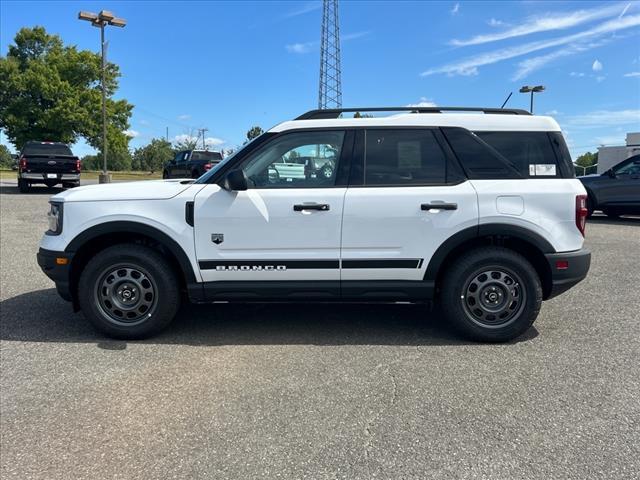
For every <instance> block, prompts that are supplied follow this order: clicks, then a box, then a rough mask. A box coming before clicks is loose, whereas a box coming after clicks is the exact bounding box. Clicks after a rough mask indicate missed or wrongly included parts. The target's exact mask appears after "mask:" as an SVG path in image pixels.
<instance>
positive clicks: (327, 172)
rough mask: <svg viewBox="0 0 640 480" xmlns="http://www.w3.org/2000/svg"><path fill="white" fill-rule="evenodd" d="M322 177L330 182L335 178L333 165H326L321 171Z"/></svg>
mask: <svg viewBox="0 0 640 480" xmlns="http://www.w3.org/2000/svg"><path fill="white" fill-rule="evenodd" d="M320 175H321V176H322V178H324V179H326V180H330V179H331V177H332V176H333V167H332V166H331V165H325V166H324V167H322V169H321V170H320Z"/></svg>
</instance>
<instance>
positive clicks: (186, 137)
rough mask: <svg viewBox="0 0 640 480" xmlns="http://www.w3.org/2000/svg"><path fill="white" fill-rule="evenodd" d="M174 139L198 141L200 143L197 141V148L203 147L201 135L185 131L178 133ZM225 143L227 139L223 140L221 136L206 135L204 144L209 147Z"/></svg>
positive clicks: (176, 140)
mask: <svg viewBox="0 0 640 480" xmlns="http://www.w3.org/2000/svg"><path fill="white" fill-rule="evenodd" d="M173 141H174V142H175V143H182V142H193V141H197V142H198V143H197V146H196V148H202V138H201V137H194V136H193V135H189V134H188V133H183V134H181V135H176V136H175V137H173ZM224 143H225V141H224V140H222V139H221V138H216V137H206V138H205V139H204V144H205V145H206V147H207V148H210V147H217V146H218V145H223V144H224Z"/></svg>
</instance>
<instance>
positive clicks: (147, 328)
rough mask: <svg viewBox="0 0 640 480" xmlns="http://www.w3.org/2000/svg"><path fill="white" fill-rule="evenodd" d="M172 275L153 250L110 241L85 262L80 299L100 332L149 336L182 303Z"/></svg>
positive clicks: (127, 336) (128, 336)
mask: <svg viewBox="0 0 640 480" xmlns="http://www.w3.org/2000/svg"><path fill="white" fill-rule="evenodd" d="M176 280H177V279H176V274H175V272H174V270H173V269H172V268H171V266H170V265H169V264H168V263H167V261H166V260H165V259H164V258H163V257H162V255H160V254H159V253H158V252H156V251H155V250H152V249H150V248H148V247H144V246H141V245H134V244H128V243H124V244H120V245H114V246H113V247H109V248H107V249H105V250H103V251H101V252H99V253H98V254H97V255H96V256H95V257H93V258H92V259H91V260H90V261H89V263H87V265H86V267H85V269H84V270H83V272H82V274H81V276H80V282H79V287H78V302H79V304H80V309H81V310H82V312H83V313H84V315H85V317H86V318H87V319H88V320H89V322H91V324H92V325H93V326H94V327H95V328H96V329H98V330H99V331H101V332H102V333H104V334H106V335H108V336H110V337H113V338H119V339H126V340H135V339H142V338H147V337H150V336H152V335H155V334H157V333H158V332H160V331H161V330H163V329H164V328H165V327H166V326H167V325H169V323H171V321H172V320H173V318H174V317H175V315H176V313H177V311H178V307H179V306H180V293H179V291H178V289H177V288H176V285H177V283H178V282H177V281H176ZM118 288H120V290H117V289H118ZM127 292H128V293H127ZM142 292H145V293H144V296H143V295H142ZM118 312H120V313H119V314H118Z"/></svg>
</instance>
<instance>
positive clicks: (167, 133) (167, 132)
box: [166, 127, 169, 142]
mask: <svg viewBox="0 0 640 480" xmlns="http://www.w3.org/2000/svg"><path fill="white" fill-rule="evenodd" d="M166 138H167V142H168V141H169V127H167V136H166Z"/></svg>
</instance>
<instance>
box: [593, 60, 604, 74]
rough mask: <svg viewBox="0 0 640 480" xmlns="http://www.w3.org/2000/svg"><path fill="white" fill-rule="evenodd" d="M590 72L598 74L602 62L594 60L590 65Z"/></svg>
mask: <svg viewBox="0 0 640 480" xmlns="http://www.w3.org/2000/svg"><path fill="white" fill-rule="evenodd" d="M591 70H593V71H594V72H599V71H601V70H602V62H601V61H600V60H594V62H593V65H591Z"/></svg>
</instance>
